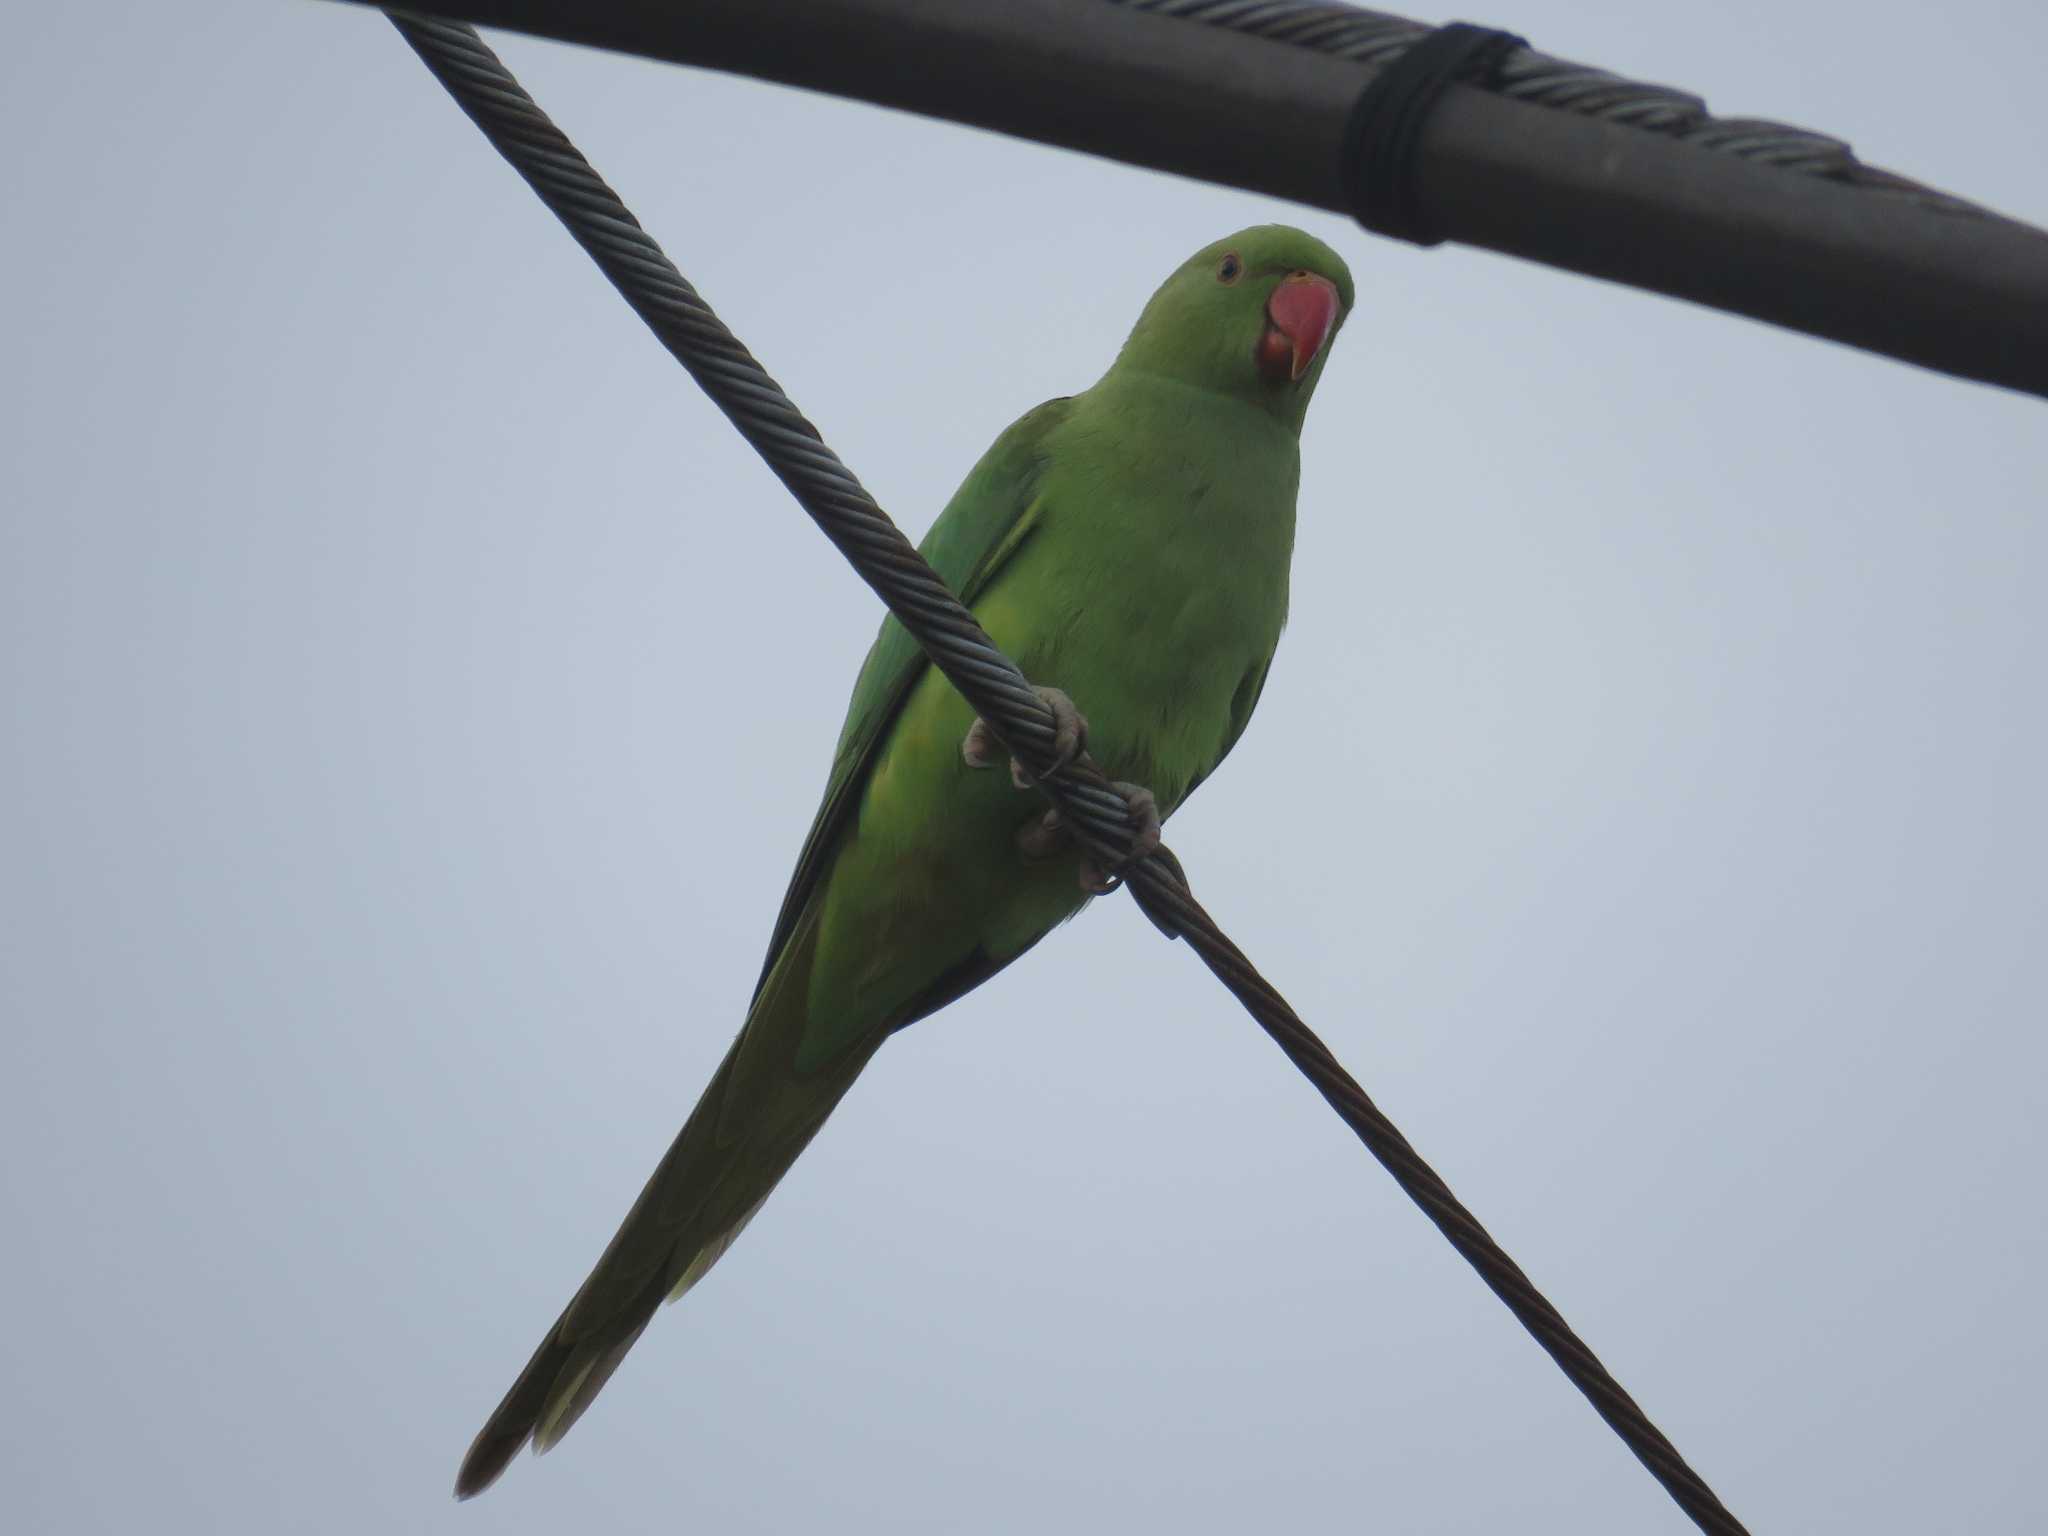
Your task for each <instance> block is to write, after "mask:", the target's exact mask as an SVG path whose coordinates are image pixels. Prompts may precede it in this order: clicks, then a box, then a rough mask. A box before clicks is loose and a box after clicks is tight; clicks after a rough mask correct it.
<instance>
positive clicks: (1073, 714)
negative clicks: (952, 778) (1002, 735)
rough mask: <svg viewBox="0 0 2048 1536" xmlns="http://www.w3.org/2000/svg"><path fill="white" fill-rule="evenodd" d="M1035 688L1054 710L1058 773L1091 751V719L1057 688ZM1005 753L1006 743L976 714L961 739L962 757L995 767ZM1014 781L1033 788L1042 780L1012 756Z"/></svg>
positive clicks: (972, 765) (1055, 769)
mask: <svg viewBox="0 0 2048 1536" xmlns="http://www.w3.org/2000/svg"><path fill="white" fill-rule="evenodd" d="M1031 691H1032V692H1033V693H1035V694H1037V695H1038V696H1039V698H1040V699H1042V700H1044V702H1045V707H1046V708H1047V709H1049V710H1051V711H1052V719H1053V738H1052V741H1053V764H1052V769H1051V771H1052V772H1054V773H1057V772H1059V770H1060V769H1062V768H1064V767H1066V766H1067V764H1069V763H1071V762H1073V761H1074V759H1076V758H1077V757H1079V756H1080V755H1081V754H1082V753H1083V752H1084V751H1086V750H1087V748H1088V719H1087V717H1086V716H1085V715H1083V714H1082V713H1081V711H1080V710H1078V709H1076V708H1075V707H1074V701H1073V700H1072V699H1070V698H1068V697H1067V696H1066V695H1065V694H1064V693H1061V692H1060V691H1059V689H1057V688H1033V689H1032V690H1031ZM1003 755H1004V753H1003V744H1002V743H1001V742H1000V741H998V740H997V739H996V733H995V731H994V730H993V729H992V728H991V727H990V725H989V723H988V722H987V721H986V720H983V719H981V718H980V717H979V716H976V717H975V721H974V724H973V725H971V726H969V727H968V728H967V734H966V736H964V737H963V738H962V739H961V742H960V760H961V761H962V762H964V763H965V764H966V765H967V766H968V767H970V768H993V767H994V766H995V765H996V761H997V759H998V758H1000V757H1002V756H1003ZM1010 782H1011V783H1012V784H1014V785H1016V786H1017V788H1019V789H1029V788H1031V786H1032V785H1033V784H1035V783H1037V782H1038V780H1037V778H1036V777H1035V776H1034V775H1033V774H1032V772H1031V770H1030V769H1028V768H1026V767H1025V766H1024V764H1023V763H1022V762H1020V761H1019V760H1018V759H1016V758H1014V757H1013V758H1011V759H1010Z"/></svg>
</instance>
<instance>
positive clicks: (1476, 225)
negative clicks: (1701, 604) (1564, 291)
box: [411, 0, 2048, 395]
mask: <svg viewBox="0 0 2048 1536" xmlns="http://www.w3.org/2000/svg"><path fill="white" fill-rule="evenodd" d="M411 8H412V9H414V10H417V11H420V12H424V13H428V14H433V15H439V16H447V17H452V18H457V19H461V20H465V21H471V22H476V23H478V24H481V25H486V26H496V27H507V28H511V29H513V30H515V31H522V32H530V33H534V34H536V35H539V36H544V37H552V38H558V39H561V40H564V41H568V42H579V43H589V44H594V45H596V46H599V47H605V48H612V49H617V50H621V51H624V52H629V53H637V54H642V55H645V56H647V57H650V58H658V59H666V60H670V61H672V62H675V63H679V64H695V65H702V66H707V67H710V68H714V69H721V70H727V71H730V72H733V73H738V74H745V75H752V76H754V77H756V78H759V79H763V80H774V81H779V82H781V83H783V84H788V85H797V86H804V87H808V88H810V89H813V90H819V91H826V92H830V93H832V94H834V95H839V96H848V97H853V98H857V99H859V100H864V101H871V102H875V103H877V104H880V105H883V106H890V107H898V108H903V109H906V110H909V111H913V112H919V113H923V114H925V115H926V116H930V117H939V118H945V119H948V120H950V121H953V122H958V123H967V124H971V125H973V126H976V127H982V128H993V129H997V130H999V131H1002V132H1005V133H1009V134H1013V135H1016V136H1018V137H1021V138H1029V139H1035V140H1038V141H1040V142H1042V143H1047V144H1055V145H1060V146H1063V147H1065V148H1068V149H1078V150H1083V151H1085V152H1087V153H1090V154H1096V155H1102V156H1106V157H1108V158H1110V159H1115V160H1122V161H1126V162H1128V163H1130V164H1133V165H1143V166H1149V167H1152V168H1153V169H1156V170H1163V171H1171V172H1174V173H1176V174H1179V175H1184V176H1191V177H1196V178H1199V179H1201V180H1205V181H1214V182H1220V183H1223V184H1225V185H1228V186H1236V187H1243V188H1246V189H1249V190H1252V191H1257V192H1265V193H1270V194H1272V195H1274V196H1278V197H1284V198H1288V199H1291V200H1293V201H1295V202H1301V203H1308V204H1312V205H1314V206H1316V207H1320V208H1328V209H1333V210H1336V211H1338V212H1348V211H1349V208H1350V199H1349V196H1348V193H1347V191H1346V189H1345V188H1344V186H1343V185H1342V179H1341V177H1340V174H1339V169H1338V167H1339V154H1338V145H1339V143H1340V136H1341V133H1342V130H1343V127H1344V122H1345V117H1346V114H1347V113H1348V112H1349V110H1350V108H1351V105H1352V103H1353V101H1354V100H1355V99H1356V97H1357V95H1358V92H1359V90H1360V89H1361V87H1362V85H1363V83H1364V81H1365V80H1366V79H1367V78H1368V71H1367V70H1366V69H1365V68H1364V67H1363V66H1361V65H1358V64H1355V63H1352V62H1350V61H1347V60H1343V59H1337V58H1332V57H1329V56H1327V55H1324V54H1319V53H1315V52H1312V51H1310V50H1308V49H1306V48H1300V47H1295V46H1291V45H1288V44H1285V43H1280V42H1272V41H1268V40H1266V39H1263V38H1257V37H1250V36H1246V35H1243V34H1241V33H1236V32H1231V31H1226V30H1223V29H1221V28H1217V27H1212V26H1204V25H1201V24H1198V23H1195V22H1190V21H1185V20H1180V19H1176V18H1173V17H1168V16H1158V15H1151V14H1147V13H1145V12H1142V11H1134V10H1129V9H1126V8H1124V7H1122V6H1118V5H1111V4H1106V3H1104V0H992V3H987V4H970V3H966V0H691V3H689V4H675V3H672V0H427V3H424V4H417V5H414V6H412V7H411ZM1420 154H1421V157H1422V162H1421V174H1420V180H1421V185H1422V188H1423V197H1424V202H1425V205H1426V211H1427V212H1428V213H1429V214H1430V215H1431V217H1432V218H1433V220H1434V221H1435V222H1436V223H1437V224H1438V225H1439V226H1440V227H1441V228H1442V229H1443V230H1444V231H1445V232H1446V233H1447V234H1448V235H1449V237H1450V238H1451V239H1453V240H1458V241H1461V242H1463V243H1465V244H1468V245H1476V246H1482V247H1485V248H1487V249H1489V250H1495V251H1501V252H1504V253H1506V254H1508V255H1513V256H1522V257H1526V258H1528V259H1530V260H1533V261H1540V262H1544V263H1546V264H1548V265H1550V266H1555V267H1562V268H1565V269H1567V270H1569V271H1574V272H1582V273H1586V274H1588V275H1590V276H1593V277H1603V278H1608V279H1611V280H1613V281H1615V282H1621V283H1627V284H1629V285H1631V286H1633V287H1637V288H1644V289H1649V290H1651V291H1654V292H1657V293H1664V294H1669V295H1671V296H1672V297H1674V298H1683V299H1690V300H1693V301H1694V302H1696V303H1701V304H1707V305H1711V306H1713V307H1714V308H1717V309H1723V310H1728V311H1730V312H1732V313H1735V314H1741V315H1748V316H1750V317H1752V318H1754V319H1758V320H1766V321H1769V322H1771V323H1773V324H1776V325H1781V326H1785V327H1787V328H1789V329H1792V330H1797V331H1804V332H1806V333H1808V334H1809V335H1814V336H1822V337H1826V338H1828V339H1830V340H1834V341H1841V342H1847V343H1848V344H1850V345H1852V346H1857V347H1862V348H1865V349H1867V350H1869V351H1872V352H1880V353H1884V354H1886V355H1888V356H1891V357H1896V358H1900V359H1903V360H1905V361H1907V362H1913V363H1919V364H1921V365H1922V366H1924V367H1928V368H1934V369H1938V370H1940V371H1942V372H1944V373H1950V374H1955V375H1957V376H1959V377H1962V378H1968V379H1978V380H1982V381H1984V382H1986V383H1991V384H2002V385H2005V386H2008V387H2010V388H2012V389H2018V390H2024V391H2026V392H2028V393H2031V394H2037V395H2048V233H2044V232H2043V231H2041V230H2038V229H2034V228H2032V227H2030V226H2028V225H2025V224H2020V223H2017V222H2015V221H2013V220H2009V219H2003V218H1999V217H1997V216H1995V215H1988V214H1987V215H1982V216H1972V215H1959V214H1955V213H1951V212H1945V211H1942V210H1939V209H1935V208H1931V207H1928V206H1926V205H1925V204H1923V203H1918V202H1915V201H1913V200H1912V199H1909V198H1904V197H1898V196H1893V195H1888V194H1885V193H1882V192H1876V191H1872V190H1871V189H1869V188H1864V187H1857V186H1851V185H1844V184H1841V183H1838V182H1832V181H1828V180H1826V179H1823V178H1820V177H1814V176H1803V175H1799V174H1796V173H1793V172H1789V171H1785V170H1782V169H1779V168H1777V167H1773V166H1770V165H1766V164H1760V163H1756V162H1752V161H1746V160H1742V159H1738V158H1735V157H1733V156H1729V155H1725V154H1720V153H1716V152H1714V151H1712V150H1708V149H1703V148H1701V147H1699V146H1697V145H1692V144H1687V143H1685V142H1682V141H1680V140H1676V139H1672V138H1668V137H1664V136H1662V135H1659V134H1655V133H1650V132H1646V131H1644V130H1641V129H1637V128H1631V127H1627V126H1624V125H1621V124H1615V123H1609V122H1603V121H1599V120H1597V119H1593V118H1588V117H1582V116H1578V115H1576V114H1573V113H1568V112H1563V111H1559V110H1555V109H1551V108H1547V107H1540V106H1534V105H1530V104H1527V103H1524V102H1519V101H1512V100H1508V99H1505V98H1503V97H1500V96H1497V95H1494V94H1491V93H1489V92H1487V91H1483V90H1479V89H1475V88H1472V87H1469V86H1462V85H1461V86H1455V87H1453V88H1452V90H1451V92H1450V94H1449V95H1448V96H1447V97H1446V98H1445V99H1444V100H1443V102H1442V103H1441V104H1440V105H1439V107H1438V109H1437V110H1436V111H1435V112H1434V113H1433V114H1432V115H1431V117H1430V120H1429V123H1428V125H1427V127H1426V128H1425V130H1424V134H1423V138H1422V142H1421V146H1420Z"/></svg>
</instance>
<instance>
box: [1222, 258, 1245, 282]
mask: <svg viewBox="0 0 2048 1536" xmlns="http://www.w3.org/2000/svg"><path fill="white" fill-rule="evenodd" d="M1243 276H1244V263H1243V262H1241V261H1239V260H1238V259H1237V252H1235V251H1231V252H1229V253H1227V254H1226V255H1225V256H1224V258H1223V260H1222V262H1221V263H1220V264H1219V265H1218V266H1217V268H1216V281H1217V282H1219V283H1234V282H1236V281H1237V280H1238V279H1239V278H1240V277H1243Z"/></svg>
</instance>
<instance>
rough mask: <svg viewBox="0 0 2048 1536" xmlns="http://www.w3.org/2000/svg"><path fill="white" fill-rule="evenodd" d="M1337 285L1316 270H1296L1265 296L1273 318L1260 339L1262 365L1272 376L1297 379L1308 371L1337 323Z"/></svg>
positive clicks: (1262, 369)
mask: <svg viewBox="0 0 2048 1536" xmlns="http://www.w3.org/2000/svg"><path fill="white" fill-rule="evenodd" d="M1337 308H1338V301H1337V285H1336V284H1335V283H1333V282H1331V281H1330V280H1329V279H1328V278H1327V277H1321V276H1318V275H1317V274H1316V273H1314V272H1294V273H1290V274H1289V275H1288V276H1287V277H1285V278H1283V279H1281V282H1280V286H1279V287H1278V288H1275V289H1274V290H1273V296H1272V297H1271V298H1270V299H1268V300H1266V319H1267V320H1268V321H1269V322H1271V323H1270V325H1269V326H1268V328H1267V331H1266V334H1265V336H1264V337H1262V338H1261V339H1260V342H1259V367H1260V369H1261V371H1263V372H1264V373H1265V375H1266V376H1267V377H1268V378H1271V379H1276V380H1277V379H1283V378H1285V379H1298V378H1300V377H1301V376H1302V375H1303V374H1304V373H1307V372H1308V370H1309V368H1310V366H1311V365H1312V364H1314V362H1315V360H1316V354H1317V353H1319V352H1321V351H1322V350H1323V343H1324V342H1326V341H1328V340H1329V339H1330V330H1331V328H1332V327H1333V326H1335V325H1336V323H1337Z"/></svg>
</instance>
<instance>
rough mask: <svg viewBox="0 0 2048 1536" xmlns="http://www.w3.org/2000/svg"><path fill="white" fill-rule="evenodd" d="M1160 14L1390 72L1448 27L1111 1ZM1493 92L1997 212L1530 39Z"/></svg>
mask: <svg viewBox="0 0 2048 1536" xmlns="http://www.w3.org/2000/svg"><path fill="white" fill-rule="evenodd" d="M1107 3H1109V4H1111V5H1121V6H1124V7H1126V8H1128V9H1130V10H1134V11H1144V12H1146V13H1147V14H1149V15H1153V16H1171V17H1174V18H1176V19H1177V20H1182V21H1196V22H1200V23H1202V24H1203V25H1205V26H1211V27H1222V28H1224V29H1226V30H1228V31H1232V32H1242V33H1245V34H1246V35H1247V36H1251V37H1263V38H1266V39H1267V40H1269V41H1271V42H1276V43H1287V44H1289V45H1290V46H1292V47H1296V48H1307V49H1311V50H1313V51H1314V52H1316V53H1327V54H1330V55H1331V56H1333V57H1335V58H1340V59H1350V60H1353V61H1354V62H1356V63H1360V64H1366V65H1370V66H1371V67H1372V68H1373V69H1376V70H1379V69H1386V68H1388V67H1389V66H1391V65H1392V64H1393V63H1394V62H1395V61H1396V60H1398V59H1400V58H1401V57H1402V56H1404V55H1405V54H1407V53H1408V52H1409V51H1410V50H1411V49H1413V48H1414V47H1415V46H1416V45H1417V44H1419V43H1421V42H1422V41H1423V39H1425V38H1427V37H1429V36H1430V35H1431V34H1432V33H1433V32H1436V31H1438V30H1440V29H1438V28H1434V27H1430V26H1428V25H1426V24H1424V23H1422V22H1419V21H1410V20H1409V19H1408V18H1407V17H1405V16H1392V15H1389V14H1387V13H1386V12H1384V11H1369V10H1365V9H1362V8H1361V7H1358V6H1354V5H1344V4H1338V3H1334V0H1107ZM1489 88H1490V89H1492V90H1494V91H1496V92H1498V93H1499V94H1500V95H1502V96H1506V97H1508V98H1509V99H1511V100H1514V101H1527V102H1532V103H1534V104H1536V105H1538V106H1544V107H1552V108H1555V109H1556V110H1558V111H1560V112H1575V113H1578V114H1579V115H1580V116H1583V117H1595V118H1601V119H1603V120H1605V121H1607V122H1612V123H1625V124H1627V125H1628V126H1629V127H1631V128H1640V129H1642V130H1644V131H1645V132H1648V133H1661V134H1664V135H1666V136H1668V137H1670V138H1674V139H1682V140H1684V141H1685V142H1686V143H1688V144H1694V145H1697V146H1699V147H1700V148H1702V149H1711V150H1715V151H1717V152H1718V153H1721V154H1725V155H1734V156H1736V157H1737V158H1739V159H1743V160H1755V161H1757V162H1759V163H1761V164H1764V165H1770V166H1775V167H1777V168H1778V169H1780V170H1786V171H1794V172H1797V173H1798V174H1800V175H1803V176H1818V177H1821V178H1823V179H1825V180H1828V181H1839V182H1842V183H1844V184H1846V185H1849V186H1856V187H1865V188H1868V189H1870V190H1872V191H1878V192H1886V193H1891V194H1894V195H1896V196H1899V197H1903V198H1907V199H1909V200H1911V201H1913V202H1915V203H1918V204H1920V205H1921V206H1922V207H1925V208H1931V209H1934V210H1936V211H1938V212H1941V213H1954V214H1962V215H1965V216H1969V217H1975V218H1986V217H1989V215H1988V214H1987V213H1986V211H1985V210H1984V209H1982V208H1980V207H1978V206H1977V204H1975V203H1971V202H1966V201H1964V200H1963V199H1962V198H1960V197H1954V196H1951V195H1950V194H1949V193H1946V192H1942V191H1939V190H1938V189H1936V188H1934V187H1929V186H1924V185H1922V184H1921V183H1920V182H1917V181H1911V180H1909V179H1907V178H1906V177H1904V176H1901V175H1899V174H1898V173H1897V172H1895V171H1887V170H1883V169H1880V168H1879V167H1877V166H1874V165H1866V164H1864V162H1863V161H1861V160H1859V159H1857V158H1856V152H1855V151H1854V150H1852V149H1851V148H1850V147H1849V146H1848V145H1847V144H1845V143H1843V142H1842V141H1841V140H1840V139H1837V138H1833V137H1830V136H1829V135H1827V134H1825V133H1816V132H1814V131H1813V130H1812V129H1811V128H1795V127H1793V126H1792V125H1791V124H1790V123H1778V122H1771V121H1768V120H1766V119H1763V118H1753V117H1715V116H1714V115H1713V114H1712V113H1710V112H1709V111H1708V110H1707V104H1706V103H1705V102H1704V101H1702V100H1701V99H1700V98H1699V97H1697V96H1695V95H1693V94H1692V93H1691V92H1690V91H1681V90H1678V89H1676V88H1675V87H1673V86H1668V85H1654V84H1651V83H1650V82H1648V81H1643V80H1630V79H1628V78H1626V77H1625V76H1622V75H1617V74H1613V73H1611V72H1609V71H1607V70H1604V69H1595V68H1593V67H1592V66H1591V65H1588V64H1575V63H1573V62H1571V61H1570V60H1569V59H1558V58H1552V57H1551V56H1550V55H1549V54H1547V53H1539V52H1538V51H1537V50H1535V49H1533V48H1530V47H1528V46H1527V45H1526V44H1525V45H1524V46H1522V47H1520V48H1517V49H1515V50H1513V51H1512V52H1510V53H1508V54H1507V55H1506V56H1505V57H1504V58H1503V59H1502V60H1501V62H1500V65H1499V67H1498V69H1497V71H1496V72H1495V75H1494V77H1493V80H1492V82H1491V84H1490V87H1489Z"/></svg>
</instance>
